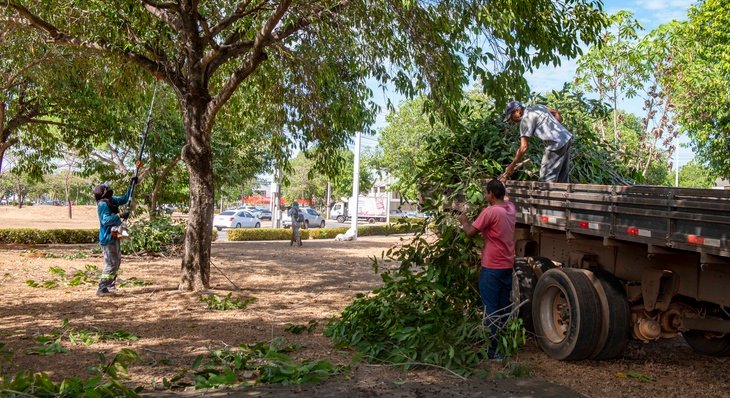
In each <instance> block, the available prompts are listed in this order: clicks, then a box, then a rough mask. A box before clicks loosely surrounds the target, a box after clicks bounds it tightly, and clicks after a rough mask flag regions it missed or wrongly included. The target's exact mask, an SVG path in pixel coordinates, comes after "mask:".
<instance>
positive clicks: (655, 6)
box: [636, 0, 696, 11]
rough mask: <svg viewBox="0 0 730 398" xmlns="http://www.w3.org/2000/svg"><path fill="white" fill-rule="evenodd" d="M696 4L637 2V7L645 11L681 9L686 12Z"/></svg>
mask: <svg viewBox="0 0 730 398" xmlns="http://www.w3.org/2000/svg"><path fill="white" fill-rule="evenodd" d="M694 3H696V0H637V1H636V4H637V5H638V6H639V7H642V8H645V9H647V10H669V9H681V10H685V11H686V10H687V9H688V8H689V6H690V5H692V4H694Z"/></svg>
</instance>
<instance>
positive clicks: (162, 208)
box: [157, 203, 175, 214]
mask: <svg viewBox="0 0 730 398" xmlns="http://www.w3.org/2000/svg"><path fill="white" fill-rule="evenodd" d="M157 211H159V212H160V213H163V214H172V213H173V212H174V211H175V206H174V205H171V204H168V203H164V204H161V205H159V206H157Z"/></svg>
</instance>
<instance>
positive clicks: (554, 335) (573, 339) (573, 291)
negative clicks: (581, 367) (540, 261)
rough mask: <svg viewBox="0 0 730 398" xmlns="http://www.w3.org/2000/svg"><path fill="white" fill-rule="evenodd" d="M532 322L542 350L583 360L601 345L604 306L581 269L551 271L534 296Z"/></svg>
mask: <svg viewBox="0 0 730 398" xmlns="http://www.w3.org/2000/svg"><path fill="white" fill-rule="evenodd" d="M533 299H534V305H533V306H532V319H533V321H534V324H535V334H536V335H537V343H538V344H539V345H540V348H541V349H542V350H543V351H544V352H545V353H546V354H548V355H549V356H550V357H551V358H554V359H558V360H568V361H571V360H581V359H586V358H588V357H589V356H590V355H591V354H592V353H593V351H594V350H595V349H596V346H597V345H598V339H599V335H600V331H601V303H600V301H599V299H598V295H597V294H596V290H595V289H594V288H593V284H592V283H591V280H590V279H589V278H588V276H587V275H586V274H585V273H583V272H582V271H580V270H575V269H570V268H568V269H558V268H554V269H551V270H548V271H547V272H545V274H543V276H542V277H540V280H539V281H538V282H537V286H536V287H535V292H534V294H533Z"/></svg>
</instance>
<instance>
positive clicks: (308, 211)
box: [281, 207, 325, 228]
mask: <svg viewBox="0 0 730 398" xmlns="http://www.w3.org/2000/svg"><path fill="white" fill-rule="evenodd" d="M299 211H300V212H301V213H302V215H303V216H304V223H303V224H302V225H300V226H301V227H302V228H310V227H311V228H315V227H319V228H324V224H325V222H324V217H322V215H321V214H319V213H318V212H317V210H314V209H312V208H311V207H300V208H299ZM281 223H282V225H283V226H284V228H289V227H291V217H289V212H288V211H286V212H284V216H283V218H282V220H281Z"/></svg>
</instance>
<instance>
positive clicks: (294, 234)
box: [287, 200, 302, 246]
mask: <svg viewBox="0 0 730 398" xmlns="http://www.w3.org/2000/svg"><path fill="white" fill-rule="evenodd" d="M287 214H289V217H290V218H291V241H290V242H289V246H293V245H294V243H296V244H297V245H298V246H301V245H302V237H301V236H299V225H300V223H301V218H302V211H301V210H299V203H297V201H296V200H295V201H294V203H292V205H291V207H290V208H289V211H288V213H287Z"/></svg>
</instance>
